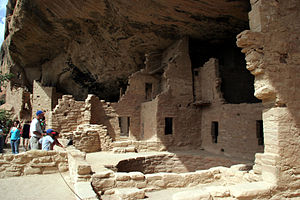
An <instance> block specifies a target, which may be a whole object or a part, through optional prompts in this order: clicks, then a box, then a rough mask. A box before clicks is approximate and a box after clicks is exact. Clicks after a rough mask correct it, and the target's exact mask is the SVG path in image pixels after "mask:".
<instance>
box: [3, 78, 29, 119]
mask: <svg viewBox="0 0 300 200" xmlns="http://www.w3.org/2000/svg"><path fill="white" fill-rule="evenodd" d="M2 108H3V109H5V110H9V111H12V113H13V114H14V116H13V118H16V119H19V120H31V112H32V111H31V110H32V105H31V99H30V93H29V92H27V91H26V90H25V89H24V88H21V87H12V86H11V84H10V83H9V84H7V87H6V97H5V104H4V105H3V106H2Z"/></svg>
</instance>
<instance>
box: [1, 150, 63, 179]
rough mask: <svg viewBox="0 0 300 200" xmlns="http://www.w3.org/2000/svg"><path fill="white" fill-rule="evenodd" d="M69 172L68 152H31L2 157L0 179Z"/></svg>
mask: <svg viewBox="0 0 300 200" xmlns="http://www.w3.org/2000/svg"><path fill="white" fill-rule="evenodd" d="M58 171H61V172H64V171H68V159H67V153H66V152H56V151H41V150H31V151H27V152H25V153H20V154H17V155H11V154H1V155H0V178H4V177H11V176H23V175H32V174H49V173H57V172H58Z"/></svg>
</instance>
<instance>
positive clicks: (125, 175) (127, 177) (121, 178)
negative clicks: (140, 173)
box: [115, 172, 130, 181]
mask: <svg viewBox="0 0 300 200" xmlns="http://www.w3.org/2000/svg"><path fill="white" fill-rule="evenodd" d="M115 177H116V180H117V181H129V180H130V175H129V173H122V172H118V173H115Z"/></svg>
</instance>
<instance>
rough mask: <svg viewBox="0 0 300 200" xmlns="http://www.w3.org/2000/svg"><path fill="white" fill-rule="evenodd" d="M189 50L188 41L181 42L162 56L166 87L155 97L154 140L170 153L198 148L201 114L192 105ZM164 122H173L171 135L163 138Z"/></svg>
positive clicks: (186, 39)
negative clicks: (155, 131) (155, 138)
mask: <svg viewBox="0 0 300 200" xmlns="http://www.w3.org/2000/svg"><path fill="white" fill-rule="evenodd" d="M188 49H189V48H188V38H183V39H182V40H179V41H178V42H176V43H175V44H173V45H172V46H170V47H169V48H168V49H166V50H165V51H164V53H163V59H162V63H163V64H164V65H166V66H167V67H166V68H165V73H164V74H163V77H162V79H163V80H162V82H163V83H166V87H162V88H165V90H163V91H162V93H161V94H160V95H158V97H157V98H158V108H157V116H156V118H157V137H158V138H159V141H161V142H162V143H163V144H164V145H165V146H167V147H168V148H169V149H172V148H188V149H191V148H200V147H201V111H199V110H197V109H195V108H194V107H193V106H192V105H191V103H192V102H193V100H194V99H193V79H192V68H191V62H190V58H189V52H188ZM164 79H165V81H164ZM165 118H173V133H172V134H168V135H165Z"/></svg>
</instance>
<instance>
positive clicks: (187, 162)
mask: <svg viewBox="0 0 300 200" xmlns="http://www.w3.org/2000/svg"><path fill="white" fill-rule="evenodd" d="M238 163H241V161H234V160H232V159H229V158H226V157H216V156H208V155H205V156H204V155H180V154H162V155H155V156H145V157H137V158H131V159H127V160H122V161H120V162H119V163H118V164H117V166H116V169H117V171H118V172H132V171H139V172H142V173H144V174H150V173H159V172H169V173H184V172H194V171H196V170H205V169H209V168H212V167H216V166H224V167H230V166H232V165H235V164H238Z"/></svg>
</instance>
